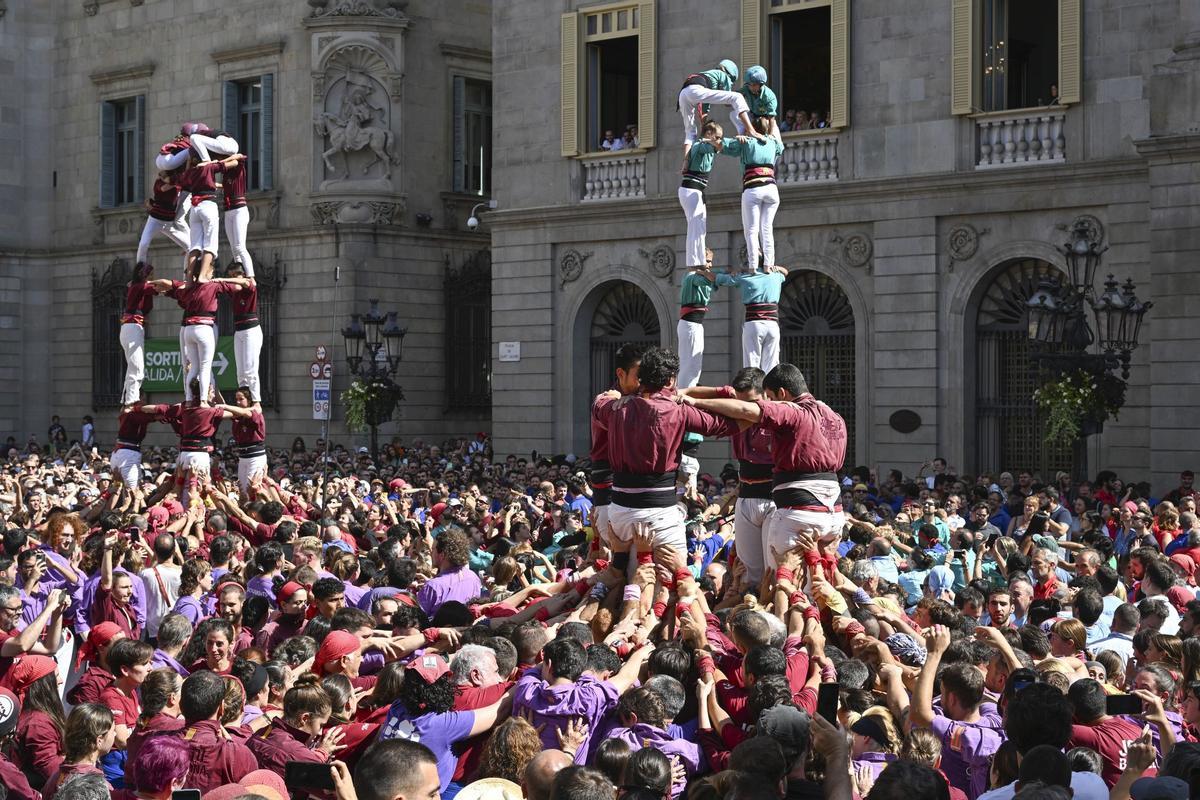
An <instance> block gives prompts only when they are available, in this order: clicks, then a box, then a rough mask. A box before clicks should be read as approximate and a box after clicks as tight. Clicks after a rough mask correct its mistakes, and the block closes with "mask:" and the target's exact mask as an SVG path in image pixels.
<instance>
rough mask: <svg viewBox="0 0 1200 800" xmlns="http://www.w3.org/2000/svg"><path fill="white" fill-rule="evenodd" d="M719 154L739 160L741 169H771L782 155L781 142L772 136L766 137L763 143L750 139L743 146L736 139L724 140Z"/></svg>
mask: <svg viewBox="0 0 1200 800" xmlns="http://www.w3.org/2000/svg"><path fill="white" fill-rule="evenodd" d="M721 152H722V153H724V154H725V155H727V156H731V157H733V158H740V159H741V160H742V166H743V167H773V166H775V162H776V161H778V160H779V156H780V155H782V154H783V142H781V141H779V140H778V139H776V138H775V137H774V136H768V137H767V140H766V141H765V142H760V141H759V140H758V139H754V138H750V139H747V140H746V143H745V144H742V143H741V142H739V141H738V140H737V139H726V140H725V142H724V148H723V149H722V150H721Z"/></svg>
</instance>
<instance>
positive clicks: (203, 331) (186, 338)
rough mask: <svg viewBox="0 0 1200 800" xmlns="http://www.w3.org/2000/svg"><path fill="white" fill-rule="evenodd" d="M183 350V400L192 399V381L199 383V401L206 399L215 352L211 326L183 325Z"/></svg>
mask: <svg viewBox="0 0 1200 800" xmlns="http://www.w3.org/2000/svg"><path fill="white" fill-rule="evenodd" d="M183 348H184V355H185V356H186V357H187V373H186V374H185V375H184V376H183V398H184V399H185V400H191V399H192V392H191V385H192V381H193V380H197V379H198V380H199V381H200V399H201V400H207V399H208V390H209V387H210V386H212V363H213V356H214V355H215V354H216V352H217V334H216V330H215V329H214V328H213V326H212V325H184V326H183Z"/></svg>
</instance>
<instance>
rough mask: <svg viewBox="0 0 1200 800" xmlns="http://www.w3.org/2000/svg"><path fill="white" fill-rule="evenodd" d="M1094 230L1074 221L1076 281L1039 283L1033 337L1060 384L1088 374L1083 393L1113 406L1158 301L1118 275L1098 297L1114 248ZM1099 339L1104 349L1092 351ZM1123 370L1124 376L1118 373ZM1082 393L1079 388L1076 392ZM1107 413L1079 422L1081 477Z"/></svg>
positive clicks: (1067, 247)
mask: <svg viewBox="0 0 1200 800" xmlns="http://www.w3.org/2000/svg"><path fill="white" fill-rule="evenodd" d="M1093 231H1094V228H1093V226H1092V225H1091V223H1090V222H1089V221H1088V220H1086V219H1084V218H1080V219H1078V220H1076V221H1075V223H1074V224H1073V225H1072V227H1071V236H1070V240H1069V241H1068V242H1067V243H1066V244H1064V245H1063V247H1062V253H1063V256H1064V258H1065V260H1066V262H1067V278H1068V280H1069V281H1070V282H1069V283H1065V282H1063V281H1062V280H1056V279H1054V278H1050V277H1047V278H1044V279H1043V280H1042V281H1041V282H1040V283H1039V285H1038V288H1037V290H1035V291H1034V293H1033V294H1032V295H1031V296H1030V298H1029V300H1028V301H1027V303H1026V305H1027V307H1028V311H1029V317H1028V335H1029V341H1030V345H1031V351H1032V356H1033V359H1034V360H1035V361H1037V362H1039V363H1040V364H1041V366H1042V367H1043V368H1045V369H1046V370H1047V371H1049V372H1051V373H1052V374H1055V375H1056V376H1057V377H1059V378H1060V379H1062V380H1060V385H1063V382H1065V381H1066V377H1064V376H1076V378H1075V380H1076V385H1077V386H1078V384H1079V382H1080V380H1081V379H1080V378H1079V377H1078V376H1086V379H1085V380H1083V387H1084V388H1083V389H1082V391H1085V392H1086V391H1089V390H1090V391H1091V392H1092V394H1093V395H1095V394H1100V395H1102V397H1097V398H1094V399H1095V400H1097V402H1100V401H1103V402H1102V405H1103V406H1104V407H1107V408H1109V409H1112V408H1114V407H1115V408H1119V407H1120V405H1121V404H1122V403H1123V402H1124V397H1125V388H1126V383H1127V382H1128V380H1129V364H1130V361H1131V358H1132V354H1133V351H1134V350H1135V349H1136V348H1137V346H1138V335H1139V334H1140V333H1141V327H1142V320H1143V318H1144V317H1145V315H1146V312H1147V311H1149V310H1150V307H1151V306H1152V305H1153V303H1150V302H1142V301H1141V300H1139V299H1138V298H1137V295H1136V294H1135V293H1134V285H1133V280H1132V279H1129V278H1127V279H1126V281H1125V285H1124V286H1123V287H1121V288H1119V289H1118V286H1119V284H1118V283H1117V280H1116V279H1115V278H1114V277H1113V276H1112V275H1109V276H1108V280H1107V281H1105V283H1104V291H1103V292H1102V293H1101V294H1100V295H1099V296H1096V293H1095V290H1094V288H1093V283H1094V281H1095V278H1096V271H1097V269H1098V268H1099V266H1100V257H1101V255H1102V254H1103V253H1104V251H1105V250H1107V249H1108V247H1107V246H1105V247H1101V246H1100V244H1099V242H1098V241H1097V239H1098V238H1099V237H1097V236H1095V235H1094V233H1093ZM1089 305H1090V306H1091V308H1092V314H1093V315H1094V317H1095V320H1096V332H1093V331H1092V327H1091V325H1090V324H1089V323H1088V318H1087V313H1086V310H1085V309H1086V307H1087V306H1089ZM1093 343H1096V344H1098V345H1099V349H1100V351H1101V352H1099V353H1091V352H1088V351H1089V349H1090V348H1091V346H1092V344H1093ZM1117 369H1120V371H1121V377H1120V378H1117V377H1116V376H1115V375H1114V374H1113V373H1114V372H1115V371H1116V370H1117ZM1079 391H1080V390H1079V389H1076V390H1075V393H1076V395H1078V393H1079ZM1039 402H1041V401H1039ZM1056 407H1057V406H1056ZM1104 417H1105V414H1104V413H1100V414H1098V415H1096V417H1095V418H1085V419H1081V420H1079V427H1078V434H1077V435H1076V437H1075V442H1074V448H1073V449H1074V461H1075V468H1076V473H1077V477H1079V478H1081V479H1082V478H1086V477H1087V437H1088V436H1089V435H1091V434H1092V433H1099V432H1100V430H1102V429H1103V425H1104ZM1071 430H1072V433H1074V432H1075V429H1071Z"/></svg>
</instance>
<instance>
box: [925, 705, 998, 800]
mask: <svg viewBox="0 0 1200 800" xmlns="http://www.w3.org/2000/svg"><path fill="white" fill-rule="evenodd" d="M930 727H931V728H932V729H933V732H934V733H935V734H937V737H938V738H939V739H941V740H942V771H943V772H945V773H946V778H947V779H948V780H949V781H950V785H951V786H959V787H963V791H965V792H966V793H967V798H968V800H975V798H976V797H978V796H979V795H981V794H983V793H984V792H985V791H987V785H988V772H989V770H990V769H991V761H992V756H993V755H995V753H996V751H997V750H999V749H1000V745H1001V744H1003V743H1004V733H1003V732H1002V731H998V730H996V729H995V728H993V727H992V723H991V721H990V720H988V719H982V720H980V721H979V722H958V721H956V720H952V719H950V718H949V717H944V716H942V715H941V714H935V715H934V717H933V724H932V725H930Z"/></svg>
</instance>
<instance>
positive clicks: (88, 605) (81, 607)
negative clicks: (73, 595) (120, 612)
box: [75, 567, 146, 634]
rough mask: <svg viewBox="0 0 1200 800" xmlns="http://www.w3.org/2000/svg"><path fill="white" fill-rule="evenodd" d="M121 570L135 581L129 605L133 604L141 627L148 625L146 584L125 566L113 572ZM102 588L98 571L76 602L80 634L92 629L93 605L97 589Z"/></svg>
mask: <svg viewBox="0 0 1200 800" xmlns="http://www.w3.org/2000/svg"><path fill="white" fill-rule="evenodd" d="M118 572H120V573H121V574H123V575H128V576H129V580H130V582H132V583H133V599H132V600H131V601H130V602H129V605H131V606H133V613H134V615H135V616H136V617H137V624H138V627H139V628H145V627H146V584H144V583H142V579H141V578H139V577H138V576H137V575H134V574H133V573H132V572H130V571H129V570H127V569H124V568H123V567H113V574H114V575H115V574H116V573H118ZM99 588H100V575H99V573H97V574H96V575H93V576H92V577H90V578H88V579H87V581H85V582H84V584H83V593H82V596H81V598H80V599H79V602H77V603H76V604H75V630H76V631H78V632H79V633H80V634H83V633H87V632H88V631H90V630H91V629H92V623H91V620H90V619H89V618H90V617H91V611H92V606H93V605H95V604H96V590H97V589H99Z"/></svg>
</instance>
